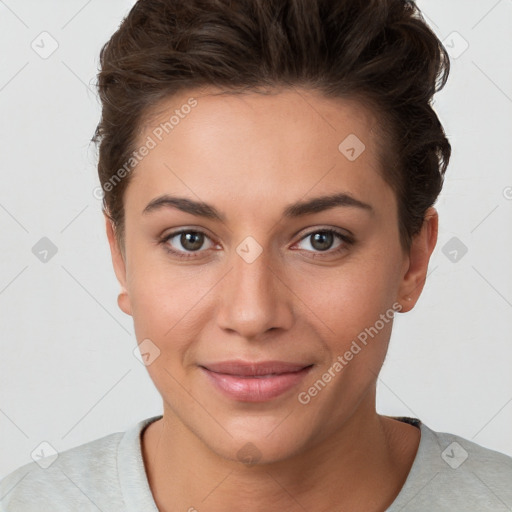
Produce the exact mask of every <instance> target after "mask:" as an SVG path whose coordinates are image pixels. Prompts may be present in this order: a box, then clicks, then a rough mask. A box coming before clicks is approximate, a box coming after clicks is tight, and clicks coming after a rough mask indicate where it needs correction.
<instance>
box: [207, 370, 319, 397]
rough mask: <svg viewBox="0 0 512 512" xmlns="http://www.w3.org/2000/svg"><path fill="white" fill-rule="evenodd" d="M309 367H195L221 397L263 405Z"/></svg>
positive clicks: (303, 373) (302, 377) (289, 385)
mask: <svg viewBox="0 0 512 512" xmlns="http://www.w3.org/2000/svg"><path fill="white" fill-rule="evenodd" d="M313 366H314V365H313V364H302V363H290V362H284V361H263V362H245V361H224V362H221V363H211V364H206V365H200V366H199V368H200V369H201V371H202V372H203V373H204V374H205V375H206V377H207V378H208V380H209V382H210V383H211V384H213V385H214V387H215V389H216V390H217V391H220V392H221V393H222V394H223V395H224V396H226V397H228V398H230V399H233V400H238V401H242V402H266V401H268V400H271V399H273V398H276V397H278V396H280V395H282V394H284V393H285V392H286V391H290V390H291V389H292V388H294V387H296V386H297V385H298V384H299V383H300V382H301V381H302V380H303V379H304V377H305V376H306V375H307V374H308V373H309V371H310V370H311V368H312V367H313Z"/></svg>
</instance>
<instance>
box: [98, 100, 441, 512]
mask: <svg viewBox="0 0 512 512" xmlns="http://www.w3.org/2000/svg"><path fill="white" fill-rule="evenodd" d="M212 91H213V90H210V91H208V90H203V91H202V92H200V91H192V92H191V91H188V92H187V94H183V95H181V96H177V97H174V98H173V99H172V100H167V101H166V103H164V104H162V105H161V107H162V109H163V110H161V111H160V115H159V116H157V117H156V118H155V119H153V120H152V121H151V123H149V124H147V125H145V126H144V127H143V130H142V131H141V136H140V142H141V143H143V141H144V140H146V137H147V136H148V135H151V133H152V130H153V129H154V128H155V126H157V125H158V124H159V123H160V122H162V121H165V120H167V119H168V118H169V116H170V115H171V114H172V112H173V111H174V110H175V109H176V108H179V107H180V105H183V104H185V103H186V101H187V99H188V98H189V97H191V96H193V97H194V98H196V99H197V101H198V105H197V106H196V107H195V108H194V109H192V111H191V112H190V114H188V115H187V116H186V117H185V118H184V119H182V120H180V123H179V124H178V125H177V126H176V127H175V128H174V129H173V130H172V131H171V132H170V133H169V134H168V135H167V136H166V137H164V138H163V140H162V141H161V142H160V143H159V144H158V145H157V146H156V147H155V148H154V149H152V150H151V151H150V152H149V154H148V155H147V156H146V157H145V158H144V159H143V160H142V161H141V162H140V163H139V164H138V165H137V167H136V170H135V171H134V174H133V176H132V181H131V182H130V184H129V186H128V188H127V190H126V193H125V197H124V205H125V222H126V224H125V226H126V231H125V235H126V237H125V246H124V247H123V248H121V247H120V245H119V243H118V241H117V239H116V236H115V232H114V229H113V226H112V225H111V222H110V220H109V219H108V218H107V217H106V228H107V235H108V239H109V243H110V248H111V253H112V261H113V266H114V270H115V273H116V276H117V278H118V280H119V282H120V284H121V287H122V292H121V294H120V296H119V306H120V308H121V309H122V310H123V311H124V312H125V313H126V314H128V315H132V317H133V321H134V327H135V333H136V337H137V341H138V343H140V342H141V341H142V340H144V339H147V338H149V339H150V340H151V341H152V342H153V343H154V344H155V345H157V346H158V348H159V350H160V356H159V357H157V358H156V359H155V360H154V361H153V362H152V363H151V364H150V365H149V366H147V369H148V372H149V375H150V377H151V379H152V380H153V382H154V384H155V386H156V388H157V389H158V391H159V392H160V394H161V396H162V399H163V410H164V411H163V418H162V419H161V420H159V421H157V422H155V423H152V424H151V425H150V426H149V427H148V428H147V429H146V430H145V431H144V433H143V436H142V449H143V457H144V463H145V467H146V472H147V474H148V480H149V484H150V487H151V490H152V492H153V496H154V498H155V501H156V503H157V506H158V507H159V509H160V510H162V511H174V510H176V511H178V510H180V511H183V510H194V509H196V510H198V511H201V510H208V511H209V512H216V511H221V510H222V511H225V510H245V511H249V512H251V511H264V510H265V511H267V510H286V511H290V512H291V511H299V510H309V511H313V510H314V511H324V510H325V511H327V510H351V511H356V512H357V511H365V512H369V511H370V512H371V511H381V510H385V508H386V507H387V506H389V505H390V504H391V503H392V502H393V500H394V499H395V497H396V496H397V494H398V493H399V491H400V489H401V487H402V485H403V483H404V481H405V479H406V477H407V475H408V472H409V470H410V467H411V465H412V463H413V460H414V457H415V454H416V451H417V448H418V444H419V439H420V432H419V429H417V428H416V427H414V426H411V425H408V424H405V423H402V422H399V421H397V420H394V419H391V418H389V417H386V416H382V415H379V414H377V412H376V409H375V392H376V380H377V376H378V373H379V371H380V368H381V366H382V364H383V361H384V358H385V355H386V351H387V348H388V342H389V338H390V335H391V327H392V322H389V323H386V324H385V326H384V328H382V329H381V330H380V331H379V333H378V335H376V336H374V338H370V341H369V342H368V344H367V346H365V347H364V348H363V349H362V350H361V351H360V352H359V353H358V354H357V355H356V356H354V358H353V359H352V360H351V361H350V362H348V364H347V365H346V366H344V367H343V370H342V371H341V372H338V373H337V374H336V377H334V378H332V380H331V382H329V383H328V385H327V386H325V388H324V389H322V390H321V392H319V393H318V395H317V396H315V397H314V398H312V399H311V401H310V402H309V403H308V404H307V405H303V404H301V403H300V402H299V401H298V399H297V395H298V393H299V392H301V391H307V389H308V388H309V387H310V386H311V385H312V384H314V382H316V381H317V380H318V379H320V378H321V377H322V375H323V374H324V373H325V372H326V371H327V370H328V369H329V367H331V365H332V364H333V362H334V361H336V358H337V356H338V355H343V354H344V353H345V352H346V351H347V350H348V349H349V347H350V345H351V343H352V341H353V340H354V339H356V338H357V336H358V334H359V333H361V332H362V331H364V330H365V328H368V327H370V326H373V325H374V324H375V322H376V321H377V320H378V319H379V315H381V314H383V313H385V312H386V311H388V310H389V309H390V308H392V305H393V303H395V302H399V303H400V304H401V305H402V312H406V311H409V310H410V309H412V308H413V307H414V305H415V303H416V301H417V300H418V297H419V296H420V294H421V291H422V289H423V285H424V282H425V278H426V272H427V267H428V262H429V258H430V255H431V253H432V251H433V249H434V247H435V244H436V241H437V228H438V216H437V212H436V210H435V209H434V208H430V209H429V210H428V211H427V214H426V217H425V221H424V224H423V227H422V230H421V232H420V233H419V234H418V235H417V236H416V237H415V238H414V240H413V244H412V247H411V249H410V251H408V252H406V251H404V250H403V249H402V247H401V245H400V240H399V232H398V217H397V203H396V198H395V194H394V192H393V190H392V189H391V188H390V187H389V186H388V185H387V184H386V182H385V181H384V180H383V179H382V177H381V175H380V173H379V159H378V155H377V146H376V131H375V126H376V123H377V122H378V121H377V120H376V119H375V118H374V117H373V116H372V113H371V112H369V111H367V110H365V107H364V106H363V105H360V104H358V103H356V102H351V101H349V100H346V99H344V100H339V99H336V100H333V99H327V98H325V97H323V96H320V95H318V94H316V93H313V92H308V91H305V90H284V91H279V92H276V94H273V95H266V96H264V95H260V94H256V93H250V94H245V95H244V96H237V95H232V94H231V95H221V96H219V95H212V94H210V93H211V92H212ZM351 133H353V134H357V137H358V138H359V139H360V140H361V141H363V142H364V144H365V146H366V148H365V150H364V151H363V153H362V154H361V155H360V156H359V157H358V158H357V159H356V160H354V161H349V160H348V159H347V158H346V157H345V156H344V155H343V154H342V153H341V152H340V151H338V145H339V144H340V142H341V141H343V140H344V139H345V137H347V135H349V134H351ZM337 192H345V193H348V194H350V195H352V196H353V197H355V198H357V199H359V200H360V201H364V202H365V203H369V204H370V205H371V206H372V208H373V213H370V212H368V211H367V210H365V209H361V208H355V207H347V206H339V207H335V208H331V209H327V210H324V211H320V212H316V213H313V214H309V215H306V216H304V217H299V218H293V219H288V218H283V217H282V212H283V210H284V208H285V207H286V206H287V205H289V204H290V203H294V202H296V201H301V200H307V199H311V198H313V197H317V196H323V195H328V194H333V193H337ZM164 193H167V194H172V195H174V196H181V197H186V198H189V199H192V200H202V201H204V202H207V203H209V204H211V205H213V206H215V208H217V209H218V210H219V211H221V212H222V213H223V214H224V215H225V216H226V220H225V222H220V221H218V220H214V219H206V218H203V217H198V216H194V215H192V214H190V213H185V212H182V211H180V210H178V209H176V208H162V209H160V210H157V211H153V212H152V213H150V214H143V213H142V212H143V210H144V208H145V207H146V205H147V204H148V203H149V202H150V201H151V200H153V199H154V198H156V197H159V196H161V195H162V194H164ZM183 227H185V228H190V231H194V229H200V230H202V231H204V232H205V233H206V234H207V235H208V237H209V238H204V243H203V245H202V246H201V247H200V249H199V252H198V251H197V250H196V252H193V250H190V244H189V245H185V246H184V245H183V244H182V243H180V237H179V236H177V237H174V238H173V239H172V240H169V241H168V242H167V246H170V247H172V248H174V249H175V250H177V251H181V252H185V253H187V252H188V254H191V255H192V256H193V257H192V258H190V259H186V260H184V259H180V258H178V257H176V256H173V255H171V254H169V253H168V252H167V251H166V250H165V244H163V243H159V240H160V239H161V238H162V237H163V236H164V235H167V234H170V233H171V232H173V231H177V230H178V229H179V228H183ZM329 227H331V228H336V229H339V230H341V231H342V232H343V230H349V231H350V232H351V233H352V234H353V236H354V238H355V242H354V243H353V244H351V245H349V244H346V243H345V242H343V240H340V239H338V238H337V237H336V236H335V237H334V238H333V239H332V247H331V248H328V249H327V251H321V250H319V249H318V248H317V247H318V245H314V243H313V241H312V237H311V236H306V235H311V234H314V233H317V232H318V231H321V228H329ZM247 236H251V237H253V238H254V239H255V240H256V241H257V242H258V244H259V245H260V246H261V248H262V252H261V254H260V255H259V257H258V258H256V259H255V261H253V262H252V263H247V262H246V261H245V260H244V259H243V258H242V257H240V256H239V254H238V253H237V252H236V249H237V247H238V246H239V244H240V243H241V242H242V241H243V240H244V239H245V238H246V237H247ZM340 246H341V247H342V251H341V252H338V253H336V254H335V253H334V251H335V250H336V249H337V248H339V247H340ZM237 358H239V359H245V360H252V361H264V360H281V361H292V362H303V363H305V364H314V367H313V369H312V370H311V372H310V374H309V375H308V376H307V377H306V379H305V380H304V382H302V383H300V385H299V386H298V387H297V388H294V389H293V390H292V391H291V392H286V393H285V394H283V395H281V396H279V397H277V398H275V399H273V400H270V401H267V402H263V403H246V402H241V401H235V400H232V399H229V398H227V397H225V396H224V395H222V394H220V393H219V392H218V391H217V390H216V389H214V387H213V386H212V385H211V384H210V383H209V381H208V380H207V379H206V378H205V376H204V375H203V374H202V372H201V371H200V369H199V368H198V364H199V363H205V362H213V361H216V362H218V361H225V360H230V359H237ZM249 442H250V443H252V444H253V445H254V446H255V447H256V448H257V453H258V457H259V459H258V460H257V461H256V463H255V464H253V465H247V464H244V463H243V462H241V461H240V460H238V458H237V452H238V451H239V450H240V449H241V448H242V447H243V446H244V445H246V443H249Z"/></svg>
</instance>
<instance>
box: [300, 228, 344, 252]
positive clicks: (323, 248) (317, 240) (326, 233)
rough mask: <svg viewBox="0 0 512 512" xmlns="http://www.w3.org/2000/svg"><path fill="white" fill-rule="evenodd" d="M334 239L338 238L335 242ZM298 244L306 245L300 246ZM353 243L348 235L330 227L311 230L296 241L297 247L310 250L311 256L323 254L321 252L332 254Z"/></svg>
mask: <svg viewBox="0 0 512 512" xmlns="http://www.w3.org/2000/svg"><path fill="white" fill-rule="evenodd" d="M336 239H337V240H338V243H337V244H336ZM300 244H306V245H305V246H303V247H300ZM353 244H354V240H353V239H352V238H351V237H350V236H348V235H346V234H344V233H340V232H338V231H337V230H335V229H330V228H329V229H327V228H326V229H317V230H316V231H311V232H310V233H308V234H307V235H305V236H303V237H302V239H301V240H300V241H299V243H298V245H299V248H301V249H305V250H307V252H311V253H312V254H313V256H323V254H322V253H325V256H328V255H334V254H337V253H338V252H342V251H345V250H347V249H348V247H349V246H350V245H353Z"/></svg>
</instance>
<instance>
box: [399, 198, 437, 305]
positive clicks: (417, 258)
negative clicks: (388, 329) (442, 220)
mask: <svg viewBox="0 0 512 512" xmlns="http://www.w3.org/2000/svg"><path fill="white" fill-rule="evenodd" d="M438 221H439V217H438V214H437V211H436V209H435V208H433V207H430V208H429V209H428V210H427V212H426V213H425V218H424V220H423V225H422V228H421V231H420V232H419V233H418V234H417V235H416V236H415V237H414V238H413V240H412V243H411V249H410V251H409V265H408V268H407V269H406V271H405V274H404V275H403V277H402V282H401V284H400V288H399V294H398V301H399V302H400V304H401V305H402V309H401V310H400V312H401V313H406V312H407V311H410V310H411V309H412V308H413V307H414V306H415V305H416V302H417V301H418V299H419V297H420V295H421V292H422V290H423V286H424V285H425V280H426V278H427V271H428V264H429V261H430V256H431V255H432V252H433V251H434V248H435V246H436V243H437V232H438Z"/></svg>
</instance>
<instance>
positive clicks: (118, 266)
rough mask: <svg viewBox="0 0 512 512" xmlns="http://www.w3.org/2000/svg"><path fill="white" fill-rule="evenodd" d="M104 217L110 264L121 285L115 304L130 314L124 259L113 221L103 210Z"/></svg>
mask: <svg viewBox="0 0 512 512" xmlns="http://www.w3.org/2000/svg"><path fill="white" fill-rule="evenodd" d="M103 215H104V217H105V224H106V229H107V238H108V243H109V245H110V254H111V256H112V265H113V266H114V272H115V274H116V277H117V280H118V281H119V284H120V285H121V292H120V293H119V296H118V298H117V304H118V306H119V308H120V309H121V311H123V312H124V313H126V314H127V315H131V314H132V308H131V304H130V297H129V296H128V291H127V289H126V264H125V260H124V256H123V253H122V251H121V248H120V247H119V243H118V241H117V238H116V235H115V229H114V225H113V222H112V221H111V220H110V218H109V217H108V216H107V215H106V213H105V212H103Z"/></svg>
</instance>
